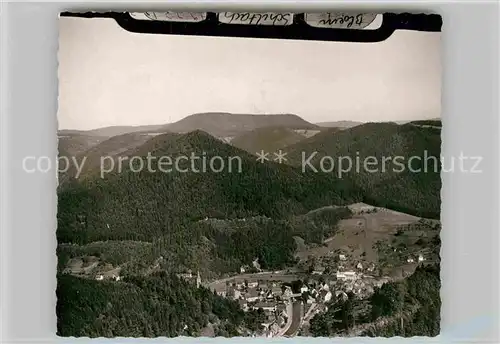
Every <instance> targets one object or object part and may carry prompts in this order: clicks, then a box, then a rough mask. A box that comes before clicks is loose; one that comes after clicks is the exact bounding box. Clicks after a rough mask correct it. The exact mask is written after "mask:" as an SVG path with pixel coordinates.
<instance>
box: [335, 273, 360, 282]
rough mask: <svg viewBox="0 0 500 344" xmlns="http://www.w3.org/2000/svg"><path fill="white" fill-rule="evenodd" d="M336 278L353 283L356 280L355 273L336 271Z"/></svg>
mask: <svg viewBox="0 0 500 344" xmlns="http://www.w3.org/2000/svg"><path fill="white" fill-rule="evenodd" d="M336 277H337V279H338V280H341V281H354V280H356V273H355V272H354V271H344V272H340V271H337V274H336Z"/></svg>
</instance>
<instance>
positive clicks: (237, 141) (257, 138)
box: [231, 127, 306, 154]
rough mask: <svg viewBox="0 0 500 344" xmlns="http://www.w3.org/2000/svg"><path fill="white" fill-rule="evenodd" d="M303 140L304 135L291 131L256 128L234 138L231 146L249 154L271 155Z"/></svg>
mask: <svg viewBox="0 0 500 344" xmlns="http://www.w3.org/2000/svg"><path fill="white" fill-rule="evenodd" d="M305 138H306V137H305V136H304V135H301V134H298V133H296V132H295V131H294V130H293V129H288V128H280V127H268V128H258V129H255V130H252V131H249V132H247V133H243V134H241V135H239V136H236V137H235V138H234V139H233V140H232V141H231V144H232V145H233V146H235V147H238V148H240V149H243V150H245V151H247V152H249V153H251V154H255V153H256V152H260V151H264V152H271V153H272V152H276V151H277V150H278V149H281V148H284V147H286V146H289V145H292V144H295V143H297V142H300V141H302V140H304V139H305Z"/></svg>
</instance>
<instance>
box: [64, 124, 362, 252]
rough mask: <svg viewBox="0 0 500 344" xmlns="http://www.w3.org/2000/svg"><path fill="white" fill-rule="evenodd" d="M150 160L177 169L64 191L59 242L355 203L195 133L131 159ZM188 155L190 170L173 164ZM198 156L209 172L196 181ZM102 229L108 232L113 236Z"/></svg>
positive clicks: (161, 141) (87, 182) (150, 146)
mask: <svg viewBox="0 0 500 344" xmlns="http://www.w3.org/2000/svg"><path fill="white" fill-rule="evenodd" d="M148 153H149V154H150V155H151V156H154V157H170V159H172V161H174V162H175V161H178V162H179V163H178V166H177V167H178V168H177V169H176V168H173V170H172V171H166V170H165V169H163V171H164V172H161V171H162V170H160V169H159V168H160V166H159V165H153V170H151V171H152V172H149V171H148V169H142V170H141V171H140V172H137V173H136V172H133V171H131V169H130V167H127V166H128V165H125V166H123V170H122V173H118V171H116V170H115V171H113V172H111V173H108V174H106V175H105V176H104V178H99V177H94V178H87V179H84V180H81V181H80V182H78V183H73V184H72V185H68V187H66V188H64V189H62V190H61V191H60V192H59V201H58V238H59V240H61V242H72V241H75V242H80V243H82V242H91V241H97V240H107V239H114V240H128V239H130V240H145V241H147V240H150V239H151V238H154V237H157V236H161V235H163V234H165V233H167V232H169V231H171V230H172V228H174V227H176V228H177V229H176V232H177V230H179V231H181V229H180V226H181V225H182V224H183V223H189V222H191V221H194V220H197V219H201V218H205V217H223V218H238V217H248V216H253V215H265V216H269V217H273V218H283V217H286V216H289V215H290V214H294V213H303V212H306V211H308V210H311V209H314V208H317V207H320V206H323V205H329V204H343V203H344V202H348V203H352V201H355V200H359V194H356V192H353V189H352V188H351V186H350V184H349V182H346V181H343V180H333V181H332V180H327V179H326V178H324V177H322V176H318V175H315V174H304V173H301V171H300V170H299V169H296V168H294V167H291V166H286V165H278V164H274V163H269V164H261V163H259V162H257V161H256V160H255V157H254V156H252V155H250V154H248V153H246V152H244V151H241V150H239V149H236V148H234V147H232V146H230V145H228V144H225V143H223V142H221V141H219V140H217V139H215V138H214V137H212V136H210V135H208V134H206V133H203V132H200V131H197V132H192V133H188V134H186V135H179V136H178V137H173V136H172V135H169V134H166V135H159V136H156V137H154V138H153V139H151V140H149V141H147V142H146V143H145V144H143V145H142V146H140V147H139V148H137V150H136V151H135V152H132V153H131V155H134V156H142V157H146V156H147V155H148ZM191 154H194V155H195V156H198V157H200V159H199V160H197V161H196V162H195V163H192V162H191V161H188V160H184V159H183V160H182V161H181V160H176V159H177V157H179V156H184V157H186V156H187V157H189V156H191ZM203 156H204V157H205V161H207V162H208V164H207V165H206V166H208V168H207V169H206V171H207V172H205V173H200V171H202V170H203V165H202V163H203V159H202V158H201V157H203ZM216 156H217V157H222V158H223V160H224V161H225V162H224V164H225V168H224V170H223V171H221V172H213V171H212V169H211V168H210V167H209V166H210V165H209V162H210V161H211V159H212V157H216ZM235 157H237V158H238V159H240V160H238V159H235ZM229 158H232V160H229ZM216 160H217V159H216ZM219 163H220V160H219ZM192 164H194V167H195V168H194V169H193V168H192V166H193V165H192ZM217 166H220V165H219V164H218V165H217ZM172 167H175V163H174V165H170V168H172ZM230 169H231V170H230ZM196 171H198V172H196ZM356 197H358V198H356ZM107 223H109V224H112V228H111V230H110V229H109V228H107V226H106V224H107ZM183 235H186V234H183ZM187 235H189V234H187Z"/></svg>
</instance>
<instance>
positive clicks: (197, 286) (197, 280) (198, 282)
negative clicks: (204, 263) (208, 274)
mask: <svg viewBox="0 0 500 344" xmlns="http://www.w3.org/2000/svg"><path fill="white" fill-rule="evenodd" d="M200 285H201V276H200V271H199V270H198V276H196V288H199V287H200Z"/></svg>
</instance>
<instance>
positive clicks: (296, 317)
mask: <svg viewBox="0 0 500 344" xmlns="http://www.w3.org/2000/svg"><path fill="white" fill-rule="evenodd" d="M301 312H302V302H300V301H296V302H294V303H293V305H292V317H291V321H290V320H289V321H288V322H289V323H290V326H288V329H287V330H286V331H285V333H284V334H283V335H284V336H289V337H291V336H293V335H295V333H296V332H297V330H298V329H299V327H300V323H301V320H302V319H301V316H300V313H301Z"/></svg>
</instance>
